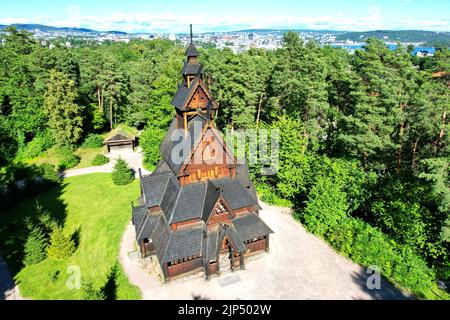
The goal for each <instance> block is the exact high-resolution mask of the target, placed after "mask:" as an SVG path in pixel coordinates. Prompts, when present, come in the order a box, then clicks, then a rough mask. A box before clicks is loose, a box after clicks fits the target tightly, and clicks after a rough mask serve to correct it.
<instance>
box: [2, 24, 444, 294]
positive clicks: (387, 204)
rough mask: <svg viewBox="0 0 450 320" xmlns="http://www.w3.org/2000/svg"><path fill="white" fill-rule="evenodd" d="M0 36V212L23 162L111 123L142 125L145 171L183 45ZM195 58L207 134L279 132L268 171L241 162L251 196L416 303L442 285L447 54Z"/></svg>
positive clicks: (312, 52) (289, 48)
mask: <svg viewBox="0 0 450 320" xmlns="http://www.w3.org/2000/svg"><path fill="white" fill-rule="evenodd" d="M4 38H5V39H4V42H3V45H2V46H0V140H1V144H2V148H1V150H0V167H1V169H0V170H1V171H0V172H1V177H0V183H1V192H2V193H3V196H2V205H4V206H9V205H12V203H14V202H15V201H18V196H17V194H18V193H17V189H14V188H16V185H17V184H16V183H15V182H16V181H17V180H18V179H22V178H23V177H22V176H23V172H24V170H26V164H24V160H26V159H28V158H33V157H37V156H40V155H42V154H44V153H45V152H46V151H47V150H49V149H51V148H56V149H63V150H65V152H67V150H69V152H70V150H72V151H73V150H75V149H76V148H77V147H78V146H80V145H81V144H83V143H84V142H85V141H86V139H92V137H93V135H96V134H101V133H104V132H107V131H108V130H110V129H111V128H114V127H116V126H117V125H119V124H121V123H126V124H127V125H129V126H132V127H136V128H138V129H139V130H143V131H142V134H141V135H140V140H139V143H140V145H141V146H142V148H143V149H144V152H145V161H146V165H147V167H149V168H151V167H152V166H154V165H155V163H156V162H157V161H158V160H159V151H158V144H159V142H160V141H161V140H162V138H163V137H164V134H165V130H166V129H167V127H168V125H169V122H170V121H171V119H172V117H173V113H174V108H173V106H171V104H170V101H171V98H172V96H173V95H174V94H175V92H176V90H177V86H178V84H179V83H180V81H181V73H180V71H181V68H182V63H183V58H184V57H183V53H184V48H183V47H181V46H179V45H178V44H175V43H173V42H170V41H167V40H152V41H139V40H134V41H130V42H129V43H128V44H125V43H104V44H102V45H89V46H87V45H82V44H80V45H78V46H76V47H74V48H67V47H66V46H65V45H63V41H61V43H60V44H58V43H56V46H55V47H53V48H52V49H49V48H48V47H45V46H42V45H41V44H40V43H38V42H36V41H35V40H33V38H32V36H31V35H30V34H29V33H27V32H25V31H17V30H15V29H14V28H10V29H8V34H6V35H5V36H4ZM200 51H201V56H200V60H201V63H202V64H203V66H204V72H205V74H204V80H205V81H206V83H207V84H208V85H209V86H210V88H211V90H212V92H213V94H214V96H215V98H216V100H217V103H218V104H219V114H218V120H217V125H218V126H219V128H221V129H222V130H226V129H231V128H232V129H234V130H236V129H248V128H265V129H268V130H269V131H270V130H274V129H278V130H280V136H281V140H280V151H279V156H280V162H279V163H280V165H279V169H278V172H277V174H276V175H272V176H264V175H261V174H260V170H259V169H260V168H259V167H258V166H256V165H254V166H252V167H251V173H252V175H253V178H254V181H255V183H256V184H257V189H258V192H259V195H260V196H261V198H262V200H263V201H268V202H271V203H275V204H289V205H292V207H293V208H294V212H295V216H296V218H298V219H299V220H300V221H301V222H302V223H303V224H304V225H305V227H306V228H307V229H308V230H309V231H311V232H313V233H315V234H317V235H319V236H321V237H323V238H324V239H326V240H327V241H328V242H329V243H330V244H331V245H332V246H333V247H334V248H335V249H336V250H338V251H340V252H341V253H343V254H344V255H346V256H348V257H350V258H351V259H353V260H354V261H356V262H358V263H360V264H362V265H377V266H379V268H380V269H381V272H382V274H384V275H385V276H386V277H388V278H389V279H391V280H392V281H394V282H396V283H398V284H400V285H401V286H403V287H405V288H408V289H410V290H411V291H412V292H414V293H415V294H416V295H417V296H419V297H425V298H436V297H442V295H445V293H444V292H442V291H440V290H439V289H438V286H437V284H438V282H439V281H443V282H449V281H450V259H449V258H450V253H449V248H450V216H449V212H450V190H449V179H448V171H449V155H450V150H449V135H448V115H447V113H448V111H449V106H450V96H449V93H450V89H449V88H450V52H449V50H448V49H441V50H439V51H438V52H437V53H436V55H435V56H434V57H427V58H422V59H419V58H416V57H412V56H411V54H410V53H409V52H408V49H407V48H404V47H402V46H399V47H398V48H397V49H396V50H394V51H393V50H390V49H388V48H387V47H386V45H385V44H384V43H383V42H382V41H380V40H377V39H368V40H367V44H366V47H365V49H364V50H357V51H356V53H355V54H354V55H350V54H349V53H348V52H347V51H345V50H343V49H338V48H331V47H327V46H325V47H321V46H319V45H318V44H317V43H315V42H312V41H310V42H307V43H304V42H303V41H302V40H301V38H299V36H298V34H297V33H293V32H288V33H286V34H285V35H284V46H283V48H282V49H278V50H275V51H265V50H258V49H251V50H249V51H247V52H245V53H241V54H234V53H233V52H231V51H230V50H227V49H225V50H218V49H214V48H203V49H200ZM47 169H48V168H47ZM36 170H39V168H38V169H36ZM44 173H45V172H44ZM13 191H14V192H15V193H14V192H13ZM13 193H14V194H13ZM8 201H9V202H8ZM299 250H301V248H299ZM324 272H326V271H324Z"/></svg>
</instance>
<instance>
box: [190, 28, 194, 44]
mask: <svg viewBox="0 0 450 320" xmlns="http://www.w3.org/2000/svg"><path fill="white" fill-rule="evenodd" d="M190 26H191V43H193V41H192V38H193V36H192V23H191V24H190Z"/></svg>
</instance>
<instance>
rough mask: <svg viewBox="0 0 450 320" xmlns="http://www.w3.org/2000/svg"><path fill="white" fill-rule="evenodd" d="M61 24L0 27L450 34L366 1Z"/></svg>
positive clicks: (72, 9) (72, 14)
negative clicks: (354, 10) (294, 11)
mask: <svg viewBox="0 0 450 320" xmlns="http://www.w3.org/2000/svg"><path fill="white" fill-rule="evenodd" d="M66 13H67V17H66V19H64V20H56V19H52V18H49V17H36V18H34V19H20V18H19V19H16V18H5V19H0V24H11V23H40V24H46V25H52V26H57V27H62V26H68V27H83V28H91V29H94V30H102V31H103V30H120V31H126V32H177V33H178V32H183V33H186V32H188V29H189V24H190V23H192V24H193V25H194V31H195V32H205V31H221V30H223V31H227V30H238V29H247V28H299V29H300V28H301V29H322V30H323V29H332V30H348V31H366V30H374V29H427V30H436V31H448V30H450V19H440V20H423V21H413V20H410V19H397V20H392V19H385V18H383V15H382V12H381V10H380V8H379V7H378V6H377V5H376V4H374V2H373V1H372V0H369V1H368V4H367V11H366V15H365V16H363V17H361V18H358V19H351V18H349V17H347V16H346V15H345V14H343V13H340V14H336V15H334V16H315V17H301V16H286V17H264V16H262V17H260V16H252V17H246V18H242V17H237V16H236V17H213V16H210V15H202V14H198V15H189V16H178V15H174V14H162V15H152V14H145V13H136V14H125V13H122V12H116V13H113V14H111V15H109V16H84V15H83V14H82V12H81V10H80V8H79V7H77V6H69V7H67V10H66Z"/></svg>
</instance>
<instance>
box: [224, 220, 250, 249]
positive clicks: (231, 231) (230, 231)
mask: <svg viewBox="0 0 450 320" xmlns="http://www.w3.org/2000/svg"><path fill="white" fill-rule="evenodd" d="M225 232H226V234H227V236H228V239H230V240H231V242H233V244H234V247H235V248H236V250H237V251H238V252H244V251H245V246H244V240H242V238H241V237H240V235H239V233H238V232H237V231H236V229H235V228H234V226H233V225H229V226H228V225H227V226H226V228H225Z"/></svg>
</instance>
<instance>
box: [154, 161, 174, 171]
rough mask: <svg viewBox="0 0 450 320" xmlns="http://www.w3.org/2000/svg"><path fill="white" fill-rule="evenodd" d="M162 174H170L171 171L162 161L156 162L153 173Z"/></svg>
mask: <svg viewBox="0 0 450 320" xmlns="http://www.w3.org/2000/svg"><path fill="white" fill-rule="evenodd" d="M163 172H172V169H170V167H169V165H168V164H167V162H166V160H164V159H162V160H160V161H159V162H158V164H157V165H156V168H155V170H154V171H153V173H163Z"/></svg>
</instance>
